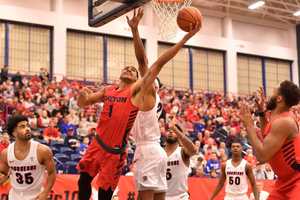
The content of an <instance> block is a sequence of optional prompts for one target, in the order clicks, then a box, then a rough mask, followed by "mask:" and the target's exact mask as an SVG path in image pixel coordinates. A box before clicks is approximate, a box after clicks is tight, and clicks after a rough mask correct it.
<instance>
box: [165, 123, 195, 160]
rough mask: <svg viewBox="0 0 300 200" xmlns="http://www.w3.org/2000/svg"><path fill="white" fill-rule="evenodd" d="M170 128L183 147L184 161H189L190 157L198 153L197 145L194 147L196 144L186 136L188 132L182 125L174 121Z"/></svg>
mask: <svg viewBox="0 0 300 200" xmlns="http://www.w3.org/2000/svg"><path fill="white" fill-rule="evenodd" d="M170 128H171V129H172V130H174V132H175V133H176V135H177V138H178V140H179V142H180V144H181V145H182V148H183V158H184V160H185V161H189V159H190V157H191V156H193V155H195V154H196V153H197V152H198V151H197V147H196V145H194V143H193V142H192V141H191V140H190V139H189V138H188V137H187V136H186V130H185V129H184V128H183V126H182V125H179V124H178V123H176V122H175V121H174V122H172V124H171V127H170Z"/></svg>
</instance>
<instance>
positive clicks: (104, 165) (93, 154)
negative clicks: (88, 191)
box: [77, 139, 127, 190]
mask: <svg viewBox="0 0 300 200" xmlns="http://www.w3.org/2000/svg"><path fill="white" fill-rule="evenodd" d="M126 157H127V154H126V153H123V154H111V153H108V152H106V151H104V150H103V149H102V148H101V147H100V145H99V144H98V143H97V141H96V140H95V139H94V140H93V141H92V143H91V144H90V145H89V146H88V148H87V150H86V152H85V154H84V156H83V157H82V158H81V160H80V161H79V163H78V165H77V169H78V170H79V171H80V172H86V173H88V174H89V175H90V176H92V177H95V176H96V175H97V174H98V173H99V172H100V173H99V175H98V178H97V185H98V186H99V187H100V188H102V189H104V190H107V189H108V188H109V187H111V188H112V190H114V189H115V188H116V187H117V185H118V182H119V178H120V175H121V172H122V168H123V166H124V164H125V159H126Z"/></svg>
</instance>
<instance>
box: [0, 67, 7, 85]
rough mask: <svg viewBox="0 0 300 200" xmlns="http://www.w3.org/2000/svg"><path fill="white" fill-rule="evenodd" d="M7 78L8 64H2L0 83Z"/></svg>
mask: <svg viewBox="0 0 300 200" xmlns="http://www.w3.org/2000/svg"><path fill="white" fill-rule="evenodd" d="M7 80H8V65H4V67H3V68H2V69H1V73H0V84H2V83H3V82H5V81H7Z"/></svg>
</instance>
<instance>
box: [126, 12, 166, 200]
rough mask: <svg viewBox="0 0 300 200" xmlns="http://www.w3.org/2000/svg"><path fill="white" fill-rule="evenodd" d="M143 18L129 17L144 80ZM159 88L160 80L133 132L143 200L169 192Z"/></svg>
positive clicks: (158, 199)
mask: <svg viewBox="0 0 300 200" xmlns="http://www.w3.org/2000/svg"><path fill="white" fill-rule="evenodd" d="M142 16H143V10H142V9H139V10H138V12H136V11H134V15H133V17H132V18H131V19H129V18H128V17H127V21H128V24H129V26H130V27H131V31H132V34H133V40H134V45H135V50H136V51H135V54H136V57H137V61H138V64H139V72H140V74H141V76H142V77H143V76H144V75H145V74H146V72H147V70H148V66H147V58H146V55H145V51H144V47H143V43H142V40H141V39H140V36H139V33H138V24H139V21H140V20H141V18H142ZM158 89H159V84H158V81H157V80H156V81H155V84H154V86H153V88H152V93H153V95H152V97H153V98H152V99H151V98H147V100H146V99H145V101H148V102H151V103H149V105H152V106H151V107H150V106H149V109H147V110H146V111H139V112H138V114H137V116H136V119H135V122H134V125H133V127H132V129H131V133H132V135H133V138H134V140H135V142H136V150H135V155H134V162H135V165H136V169H138V170H136V171H135V174H134V176H135V181H136V187H137V190H138V199H139V200H154V199H155V200H164V199H165V192H166V190H167V180H166V171H167V155H166V153H165V151H164V149H163V148H162V147H161V146H160V137H161V133H160V128H159V124H158V117H159V116H158V114H157V110H159V108H160V106H159V104H160V98H159V96H158V94H157V91H158Z"/></svg>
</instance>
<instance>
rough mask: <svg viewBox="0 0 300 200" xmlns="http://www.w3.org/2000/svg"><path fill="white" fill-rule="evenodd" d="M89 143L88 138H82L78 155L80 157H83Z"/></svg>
mask: <svg viewBox="0 0 300 200" xmlns="http://www.w3.org/2000/svg"><path fill="white" fill-rule="evenodd" d="M89 143H90V139H89V137H83V139H82V142H81V143H80V145H79V153H80V155H83V154H84V153H85V151H86V149H87V147H88V145H89Z"/></svg>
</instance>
